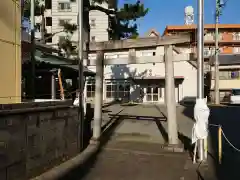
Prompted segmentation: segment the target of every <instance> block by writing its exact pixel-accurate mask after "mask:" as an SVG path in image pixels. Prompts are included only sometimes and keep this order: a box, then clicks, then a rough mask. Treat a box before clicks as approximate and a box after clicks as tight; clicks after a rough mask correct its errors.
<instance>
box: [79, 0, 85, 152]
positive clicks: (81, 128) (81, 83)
mask: <svg viewBox="0 0 240 180" xmlns="http://www.w3.org/2000/svg"><path fill="white" fill-rule="evenodd" d="M83 1H84V0H79V1H78V89H79V95H78V96H79V108H78V137H77V138H78V148H79V150H80V151H82V149H83V139H84V138H83V133H84V132H83V131H84V111H83V93H84V92H83V90H84V76H83Z"/></svg>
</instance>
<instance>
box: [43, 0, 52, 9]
mask: <svg viewBox="0 0 240 180" xmlns="http://www.w3.org/2000/svg"><path fill="white" fill-rule="evenodd" d="M45 8H46V9H52V0H45Z"/></svg>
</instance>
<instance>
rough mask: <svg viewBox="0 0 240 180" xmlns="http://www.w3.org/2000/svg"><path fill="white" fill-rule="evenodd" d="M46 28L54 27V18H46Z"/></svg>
mask: <svg viewBox="0 0 240 180" xmlns="http://www.w3.org/2000/svg"><path fill="white" fill-rule="evenodd" d="M46 26H52V17H46Z"/></svg>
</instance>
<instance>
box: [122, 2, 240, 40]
mask: <svg viewBox="0 0 240 180" xmlns="http://www.w3.org/2000/svg"><path fill="white" fill-rule="evenodd" d="M118 1H119V5H122V4H124V3H130V2H136V0H118ZM141 1H142V2H143V3H144V4H145V6H146V7H148V8H149V9H150V11H149V13H148V14H147V15H146V16H145V17H144V18H142V19H140V20H139V21H138V24H139V32H140V34H141V35H142V34H144V33H146V32H147V31H148V30H149V29H152V28H155V29H156V30H158V31H159V32H160V33H161V34H162V32H163V30H164V28H165V27H166V25H181V24H184V8H185V7H186V6H193V8H194V12H195V13H194V14H195V17H194V18H195V22H196V20H197V0H141ZM239 7H240V0H228V1H227V5H226V7H225V8H224V9H223V15H222V16H221V17H220V23H223V24H225V23H227V24H237V23H239V24H240V9H239ZM204 8H205V12H204V15H205V23H206V24H210V23H214V11H215V0H205V4H204Z"/></svg>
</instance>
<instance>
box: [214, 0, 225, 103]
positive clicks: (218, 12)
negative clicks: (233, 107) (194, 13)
mask: <svg viewBox="0 0 240 180" xmlns="http://www.w3.org/2000/svg"><path fill="white" fill-rule="evenodd" d="M223 5H224V3H222V1H221V0H216V12H215V66H214V67H215V81H214V84H215V87H214V94H215V104H219V103H220V100H219V99H220V98H219V59H218V56H219V47H218V40H219V39H218V38H219V32H218V24H219V16H220V15H221V8H222V6H223Z"/></svg>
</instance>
